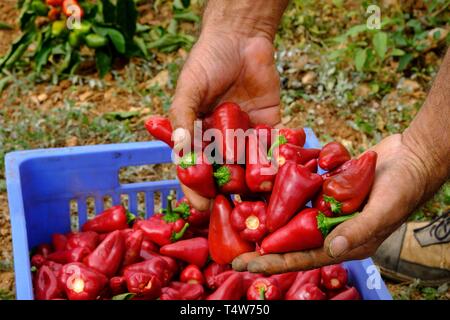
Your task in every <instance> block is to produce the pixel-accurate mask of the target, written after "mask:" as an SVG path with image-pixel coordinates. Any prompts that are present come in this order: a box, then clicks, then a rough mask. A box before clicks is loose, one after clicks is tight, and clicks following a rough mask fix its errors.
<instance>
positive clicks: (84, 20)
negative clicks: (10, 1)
mask: <svg viewBox="0 0 450 320" xmlns="http://www.w3.org/2000/svg"><path fill="white" fill-rule="evenodd" d="M66 1H69V2H70V1H71V0H64V1H63V3H62V10H61V8H59V7H51V6H48V5H47V4H46V2H44V1H43V0H24V1H23V3H21V4H19V5H20V8H21V14H20V17H19V25H20V28H21V30H22V34H21V36H20V37H19V38H18V39H17V40H16V41H14V43H13V44H12V46H11V48H10V50H9V51H8V53H7V54H6V55H4V56H3V57H2V58H1V60H0V70H1V69H3V68H11V67H12V66H14V64H15V63H16V62H17V61H19V60H20V59H21V58H22V57H24V55H25V53H27V56H28V58H29V59H30V61H31V62H32V66H33V68H34V70H35V71H36V72H37V74H39V73H40V72H41V71H42V69H43V68H44V67H51V69H52V71H54V72H56V74H58V75H59V74H62V73H69V74H72V73H74V72H75V71H76V70H77V68H78V66H79V65H80V63H81V62H82V61H83V59H85V56H84V55H83V54H82V52H84V51H83V50H84V49H85V48H89V49H91V50H92V51H94V53H95V62H96V67H97V70H98V72H99V75H100V76H101V77H103V76H104V75H105V74H106V73H108V72H109V70H110V69H111V66H112V64H113V62H114V60H115V59H117V58H122V59H123V58H125V59H126V58H130V57H133V56H146V55H147V49H146V48H145V47H143V46H142V45H141V41H142V39H140V38H139V37H138V36H137V35H136V30H137V26H136V21H137V17H138V12H137V10H136V5H135V2H134V0H114V1H112V0H98V1H96V2H95V3H94V2H92V1H87V0H79V1H78V4H79V6H80V10H81V12H82V13H81V14H80V15H78V13H77V12H74V11H68V12H67V10H66V9H64V8H65V6H64V4H65V2H66ZM75 3H76V2H75ZM61 11H62V12H61ZM78 17H80V19H78V20H77V18H78ZM31 45H32V46H31ZM28 53H29V54H28Z"/></svg>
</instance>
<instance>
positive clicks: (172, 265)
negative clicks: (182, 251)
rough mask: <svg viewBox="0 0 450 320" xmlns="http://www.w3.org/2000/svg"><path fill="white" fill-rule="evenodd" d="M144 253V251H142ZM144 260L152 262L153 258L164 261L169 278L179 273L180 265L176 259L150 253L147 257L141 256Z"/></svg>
mask: <svg viewBox="0 0 450 320" xmlns="http://www.w3.org/2000/svg"><path fill="white" fill-rule="evenodd" d="M141 252H142V251H141ZM141 257H142V258H143V259H144V260H151V259H153V258H159V259H163V260H164V261H165V262H166V263H167V274H168V278H172V277H173V275H175V274H176V273H177V272H178V263H177V261H176V260H175V259H174V258H171V257H168V256H163V255H160V254H159V253H156V252H153V251H148V252H146V253H145V256H141Z"/></svg>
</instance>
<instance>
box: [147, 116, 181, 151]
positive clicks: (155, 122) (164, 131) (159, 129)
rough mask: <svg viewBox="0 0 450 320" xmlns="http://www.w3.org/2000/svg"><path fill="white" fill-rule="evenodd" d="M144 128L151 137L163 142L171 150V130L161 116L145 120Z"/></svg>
mask: <svg viewBox="0 0 450 320" xmlns="http://www.w3.org/2000/svg"><path fill="white" fill-rule="evenodd" d="M145 128H146V129H147V131H148V132H149V133H150V134H151V135H152V136H153V137H155V138H156V139H158V140H161V141H163V142H165V143H166V144H167V145H169V146H170V147H171V148H173V146H174V144H173V141H172V132H173V129H172V125H171V124H170V121H169V119H167V118H166V117H162V116H151V117H149V118H148V119H147V120H145Z"/></svg>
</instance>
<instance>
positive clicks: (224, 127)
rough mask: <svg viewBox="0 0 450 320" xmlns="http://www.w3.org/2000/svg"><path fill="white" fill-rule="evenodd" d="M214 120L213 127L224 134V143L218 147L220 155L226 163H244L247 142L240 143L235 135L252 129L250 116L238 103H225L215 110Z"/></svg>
mask: <svg viewBox="0 0 450 320" xmlns="http://www.w3.org/2000/svg"><path fill="white" fill-rule="evenodd" d="M212 120H213V121H212V124H213V127H214V128H215V129H218V130H219V131H220V133H221V134H222V143H219V144H218V146H217V151H218V153H219V155H222V157H223V159H224V160H225V163H243V161H244V160H245V158H244V152H245V142H243V141H239V139H238V138H237V137H236V136H235V133H236V132H237V131H236V130H238V129H241V130H243V131H242V134H244V132H245V131H246V130H247V129H248V128H249V127H250V119H249V117H248V114H247V113H246V112H244V111H242V110H241V108H240V107H239V105H237V104H236V103H232V102H224V103H222V104H220V105H219V106H217V107H216V108H215V109H214V111H213V113H212Z"/></svg>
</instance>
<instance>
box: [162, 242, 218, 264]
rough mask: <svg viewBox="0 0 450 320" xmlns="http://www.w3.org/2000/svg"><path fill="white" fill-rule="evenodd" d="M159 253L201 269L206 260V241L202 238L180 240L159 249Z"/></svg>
mask: <svg viewBox="0 0 450 320" xmlns="http://www.w3.org/2000/svg"><path fill="white" fill-rule="evenodd" d="M159 252H160V253H161V254H163V255H166V256H169V257H172V258H176V259H180V260H183V261H186V262H188V263H191V264H195V265H196V266H198V267H199V268H201V267H203V266H204V265H205V263H206V261H207V260H208V255H209V250H208V240H207V239H205V238H202V237H197V238H192V239H188V240H181V241H178V242H175V243H171V244H167V245H165V246H163V247H161V249H160V250H159Z"/></svg>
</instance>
